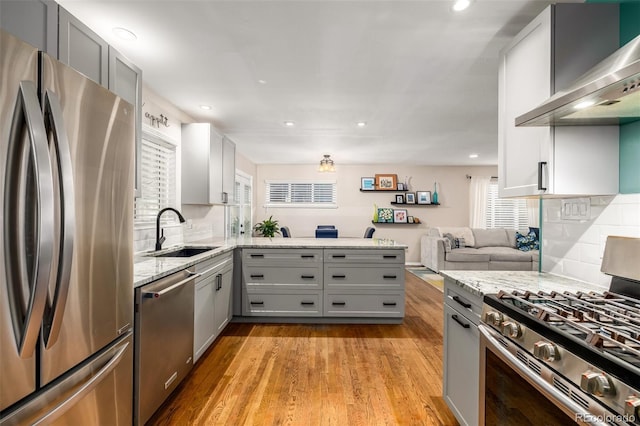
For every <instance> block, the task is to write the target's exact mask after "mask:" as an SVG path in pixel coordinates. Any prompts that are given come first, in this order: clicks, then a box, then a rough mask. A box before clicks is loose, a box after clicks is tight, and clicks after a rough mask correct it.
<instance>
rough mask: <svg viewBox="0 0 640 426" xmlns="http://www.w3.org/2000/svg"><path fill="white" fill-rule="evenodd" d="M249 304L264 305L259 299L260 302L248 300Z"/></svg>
mask: <svg viewBox="0 0 640 426" xmlns="http://www.w3.org/2000/svg"><path fill="white" fill-rule="evenodd" d="M250 303H251V305H264V302H262V301H260V302H250Z"/></svg>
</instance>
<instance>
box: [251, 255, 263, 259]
mask: <svg viewBox="0 0 640 426" xmlns="http://www.w3.org/2000/svg"><path fill="white" fill-rule="evenodd" d="M263 257H264V254H252V255H251V258H252V259H255V258H263Z"/></svg>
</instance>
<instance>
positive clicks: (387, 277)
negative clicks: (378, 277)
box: [383, 275, 398, 280]
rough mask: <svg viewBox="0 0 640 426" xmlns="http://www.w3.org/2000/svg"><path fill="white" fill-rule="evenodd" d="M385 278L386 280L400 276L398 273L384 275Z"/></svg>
mask: <svg viewBox="0 0 640 426" xmlns="http://www.w3.org/2000/svg"><path fill="white" fill-rule="evenodd" d="M383 278H384V279H385V280H395V279H396V278H398V276H397V275H383Z"/></svg>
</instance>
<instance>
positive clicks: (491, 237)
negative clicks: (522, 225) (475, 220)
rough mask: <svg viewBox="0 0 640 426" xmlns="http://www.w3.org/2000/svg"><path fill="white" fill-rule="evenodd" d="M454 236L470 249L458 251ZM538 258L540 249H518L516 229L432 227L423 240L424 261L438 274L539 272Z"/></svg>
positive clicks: (421, 254) (423, 262) (421, 255)
mask: <svg viewBox="0 0 640 426" xmlns="http://www.w3.org/2000/svg"><path fill="white" fill-rule="evenodd" d="M446 234H448V235H447V237H446V238H445V235H446ZM451 236H453V237H455V238H458V239H462V240H461V241H464V244H465V245H466V247H464V248H462V247H461V248H455V244H451ZM456 241H457V240H456ZM538 258H539V252H538V250H531V251H521V250H519V249H517V248H516V230H515V229H504V228H496V229H477V228H473V229H472V228H468V227H450V228H444V227H439V228H428V229H427V234H426V235H423V236H422V237H421V240H420V262H421V263H422V264H423V265H424V266H426V267H427V268H429V269H431V270H433V271H435V272H440V271H441V270H447V269H448V270H474V271H482V270H489V271H537V270H538Z"/></svg>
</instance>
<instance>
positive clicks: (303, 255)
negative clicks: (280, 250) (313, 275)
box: [300, 254, 316, 259]
mask: <svg viewBox="0 0 640 426" xmlns="http://www.w3.org/2000/svg"><path fill="white" fill-rule="evenodd" d="M300 257H301V258H303V259H313V258H315V257H316V255H315V254H301V255H300Z"/></svg>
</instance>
